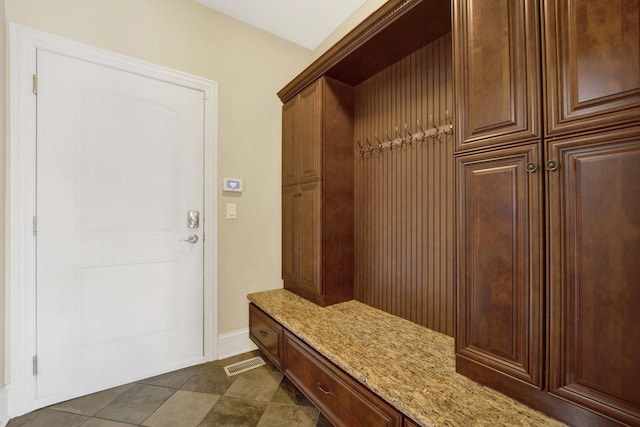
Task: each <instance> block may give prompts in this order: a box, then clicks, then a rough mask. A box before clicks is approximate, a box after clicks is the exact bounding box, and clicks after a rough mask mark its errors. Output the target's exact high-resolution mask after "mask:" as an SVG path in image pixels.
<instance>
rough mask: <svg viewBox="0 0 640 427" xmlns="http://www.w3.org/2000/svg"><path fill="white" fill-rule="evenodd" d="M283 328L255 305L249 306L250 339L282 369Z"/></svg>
mask: <svg viewBox="0 0 640 427" xmlns="http://www.w3.org/2000/svg"><path fill="white" fill-rule="evenodd" d="M283 333H284V332H283V329H282V326H280V324H279V323H278V322H276V321H275V320H273V319H272V318H271V317H270V316H269V315H268V314H266V313H264V312H263V311H262V310H260V309H259V308H258V307H256V306H255V305H254V304H249V337H250V338H251V341H253V342H254V343H256V345H257V346H258V348H259V349H260V350H261V351H262V353H263V354H264V355H265V356H266V357H267V358H268V359H269V360H270V361H271V362H272V363H273V364H274V365H275V366H277V367H278V368H281V367H282V363H281V359H282V346H283V342H284V341H283V339H284V336H283Z"/></svg>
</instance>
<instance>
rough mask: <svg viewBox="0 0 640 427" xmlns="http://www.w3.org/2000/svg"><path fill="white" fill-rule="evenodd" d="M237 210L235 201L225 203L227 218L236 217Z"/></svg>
mask: <svg viewBox="0 0 640 427" xmlns="http://www.w3.org/2000/svg"><path fill="white" fill-rule="evenodd" d="M236 218H237V211H236V204H235V203H227V219H236Z"/></svg>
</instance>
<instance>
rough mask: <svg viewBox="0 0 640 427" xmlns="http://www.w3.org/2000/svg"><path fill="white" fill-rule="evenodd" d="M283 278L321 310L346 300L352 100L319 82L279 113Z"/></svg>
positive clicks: (349, 291) (343, 89) (344, 89)
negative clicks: (281, 127) (280, 128)
mask: <svg viewBox="0 0 640 427" xmlns="http://www.w3.org/2000/svg"><path fill="white" fill-rule="evenodd" d="M282 121H283V135H282V184H283V188H282V278H283V280H284V286H285V288H287V289H289V290H291V291H292V292H295V293H296V294H298V295H300V296H302V297H304V298H307V299H309V300H310V301H313V302H315V303H317V304H320V305H329V304H334V303H337V302H341V301H346V300H349V299H352V298H353V227H354V224H353V221H354V219H353V167H354V149H353V145H352V139H353V93H352V88H351V87H350V86H347V85H345V84H343V83H340V82H337V81H335V80H332V79H329V78H326V77H323V78H321V79H320V80H318V81H316V82H315V83H313V84H312V85H311V86H309V87H308V88H307V89H305V90H303V91H302V92H301V93H299V94H298V95H297V96H295V97H294V98H292V99H291V100H289V101H288V102H287V103H286V104H285V105H284V107H283V111H282Z"/></svg>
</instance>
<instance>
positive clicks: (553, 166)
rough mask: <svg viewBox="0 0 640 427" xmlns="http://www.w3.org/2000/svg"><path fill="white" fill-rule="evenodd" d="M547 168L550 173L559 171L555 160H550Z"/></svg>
mask: <svg viewBox="0 0 640 427" xmlns="http://www.w3.org/2000/svg"><path fill="white" fill-rule="evenodd" d="M545 167H546V168H547V170H548V171H554V170H556V169H558V162H556V161H555V160H549V161H548V162H547V164H546V165H545Z"/></svg>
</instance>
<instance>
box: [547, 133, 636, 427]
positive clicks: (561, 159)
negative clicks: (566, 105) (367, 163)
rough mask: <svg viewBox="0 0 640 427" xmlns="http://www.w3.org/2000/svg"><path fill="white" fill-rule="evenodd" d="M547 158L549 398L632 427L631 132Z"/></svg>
mask: <svg viewBox="0 0 640 427" xmlns="http://www.w3.org/2000/svg"><path fill="white" fill-rule="evenodd" d="M548 152H549V157H550V159H552V160H555V161H557V162H558V163H559V168H558V169H557V170H556V171H554V172H549V173H548V182H549V190H550V192H549V201H548V205H549V213H548V223H549V225H550V246H549V253H550V257H549V263H550V300H549V302H550V310H551V311H550V317H549V331H550V332H549V333H550V341H549V342H550V363H551V366H550V370H549V372H550V379H549V390H550V392H552V393H554V394H556V395H559V396H561V397H562V398H564V399H567V400H569V401H573V402H576V403H578V404H580V405H582V406H584V407H587V408H591V409H595V410H597V411H598V412H601V413H603V414H605V415H607V416H610V417H612V418H615V419H618V420H621V421H623V422H624V423H627V424H629V425H640V386H639V384H640V356H639V355H640V316H639V314H638V313H639V310H640V268H638V264H639V262H640V128H636V129H635V130H629V131H625V132H610V133H604V134H597V135H593V136H589V137H582V138H572V139H569V140H566V141H564V142H556V143H554V142H549V151H548Z"/></svg>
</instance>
